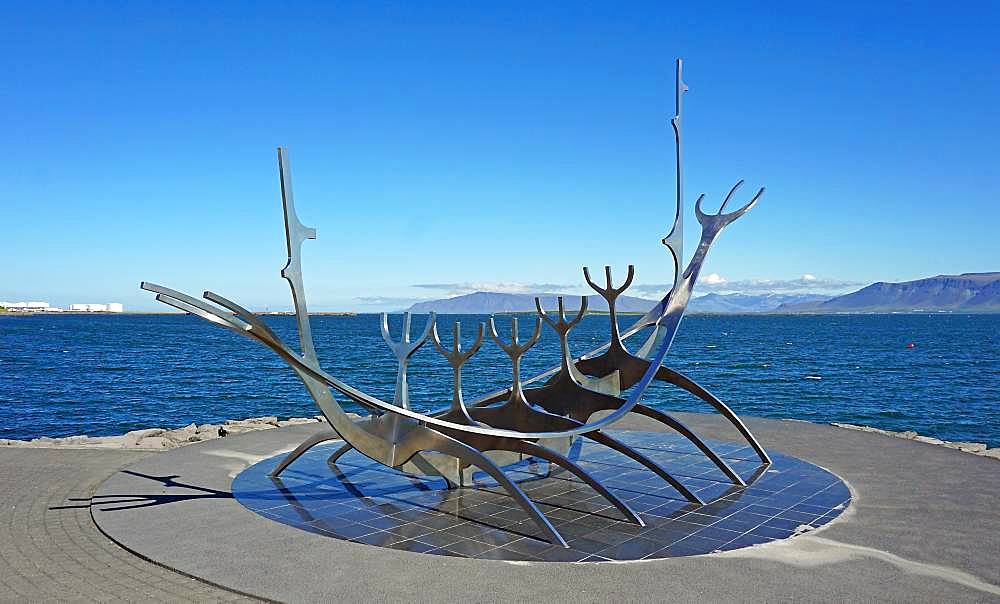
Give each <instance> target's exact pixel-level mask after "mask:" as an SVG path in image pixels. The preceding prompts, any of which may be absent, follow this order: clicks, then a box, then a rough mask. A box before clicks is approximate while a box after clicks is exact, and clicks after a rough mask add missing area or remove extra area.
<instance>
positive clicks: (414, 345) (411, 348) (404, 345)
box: [380, 312, 437, 360]
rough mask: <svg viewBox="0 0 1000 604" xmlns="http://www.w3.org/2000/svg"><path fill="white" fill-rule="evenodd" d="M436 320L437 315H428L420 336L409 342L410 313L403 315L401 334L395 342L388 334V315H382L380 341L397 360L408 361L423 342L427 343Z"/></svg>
mask: <svg viewBox="0 0 1000 604" xmlns="http://www.w3.org/2000/svg"><path fill="white" fill-rule="evenodd" d="M436 318H437V315H436V314H435V313H433V312H432V313H430V314H429V315H428V317H427V324H426V325H424V331H423V333H421V334H420V337H419V338H417V339H416V340H413V341H412V342H411V341H410V325H411V322H412V321H411V317H410V313H408V312H407V313H403V333H402V335H401V336H400V338H399V341H398V342H397V341H395V340H393V339H392V335H391V334H390V333H389V315H388V314H387V313H382V317H381V319H382V321H381V325H380V329H381V332H382V339H383V340H385V343H386V344H387V345H388V346H389V349H390V350H392V352H393V354H394V355H396V358H397V359H399V360H403V359H408V358H410V357H411V356H413V353H414V352H416V351H417V350H418V349H419V348H420V347H421V346H423V345H424V342H426V341H427V338H428V337H429V336H430V335H431V332H432V331H433V329H434V325H435V320H436Z"/></svg>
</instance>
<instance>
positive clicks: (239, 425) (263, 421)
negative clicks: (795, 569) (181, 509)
mask: <svg viewBox="0 0 1000 604" xmlns="http://www.w3.org/2000/svg"><path fill="white" fill-rule="evenodd" d="M348 415H349V416H351V417H352V418H354V419H355V421H357V420H358V419H361V418H362V417H363V416H361V415H358V414H357V413H348ZM321 421H324V418H323V416H321V415H316V416H313V417H290V418H288V419H285V420H279V419H278V418H277V417H276V416H273V415H271V416H263V417H250V418H246V419H229V420H226V421H224V422H222V423H221V424H200V425H199V424H195V423H191V424H188V425H187V426H184V427H182V428H172V429H171V428H144V429H139V430H132V431H130V432H126V433H125V434H119V435H116V436H87V435H78V436H65V437H60V438H51V437H48V436H41V437H39V438H34V439H31V440H17V439H7V438H0V447H10V448H35V449H125V450H135V451H169V450H171V449H176V448H177V447H183V446H185V445H190V444H194V443H197V442H203V441H207V440H216V439H219V438H225V437H227V436H235V435H237V434H244V433H246V432H256V431H259V430H271V429H274V428H283V427H285V426H296V425H301V424H315V423H319V422H321ZM779 421H786V422H804V423H812V422H806V421H805V420H800V419H792V418H786V419H783V420H779ZM818 425H823V424H818ZM829 425H831V426H834V427H836V428H841V429H844V430H854V431H858V432H870V433H873V434H881V435H882V436H887V437H892V438H900V439H904V440H912V441H916V442H922V443H925V444H929V445H936V446H939V447H945V448H948V449H955V450H956V451H961V452H962V453H968V454H971V455H977V456H979V457H988V458H991V459H995V460H997V461H1000V447H994V448H992V449H990V448H989V447H987V445H986V444H985V443H975V442H964V441H948V440H941V439H940V438H934V437H933V436H924V435H921V434H918V433H917V432H914V431H913V430H906V431H903V432H893V431H892V430H882V429H881V428H873V427H871V426H859V425H856V424H846V423H841V422H830V424H829Z"/></svg>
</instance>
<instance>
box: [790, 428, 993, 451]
mask: <svg viewBox="0 0 1000 604" xmlns="http://www.w3.org/2000/svg"><path fill="white" fill-rule="evenodd" d="M791 421H800V420H791ZM830 425H831V426H834V427H836V428H842V429H844V430H855V431H858V432H868V433H870V434H881V435H882V436H890V437H893V438H901V439H903V440H912V441H915V442H921V443H924V444H928V445H937V446H939V447H945V448H948V449H954V450H956V451H961V452H962V453H971V454H972V455H977V456H979V457H986V458H989V459H995V460H997V461H1000V447H995V448H993V449H990V448H988V447H987V446H986V443H971V442H962V441H949V440H941V439H940V438H934V437H932V436H921V435H920V434H917V433H916V432H914V431H913V430H906V431H904V432H894V431H892V430H882V429H881V428H873V427H871V426H859V425H856V424H846V423H841V422H830Z"/></svg>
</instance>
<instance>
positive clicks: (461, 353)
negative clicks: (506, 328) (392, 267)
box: [431, 321, 485, 369]
mask: <svg viewBox="0 0 1000 604" xmlns="http://www.w3.org/2000/svg"><path fill="white" fill-rule="evenodd" d="M484 329H485V325H484V324H483V323H480V324H479V333H478V334H476V341H475V342H473V343H472V346H470V347H469V348H468V349H467V350H462V323H461V321H455V325H454V327H453V333H454V338H455V340H454V344H453V348H452V350H448V349H447V348H445V347H444V344H442V343H441V337H440V336H439V335H438V330H437V324H436V323H435V325H434V327H432V328H431V336H432V339H433V342H434V347H435V348H437V349H438V352H440V353H441V355H442V356H443V357H444V358H446V359H448V362H449V364H450V365H451V366H452V367H454V368H455V369H459V368H461V366H462V365H464V364H465V362H466V361H468V360H469V359H470V358H471V357H472V355H474V354H476V352H477V351H478V350H479V347H480V346H482V345H483V334H484Z"/></svg>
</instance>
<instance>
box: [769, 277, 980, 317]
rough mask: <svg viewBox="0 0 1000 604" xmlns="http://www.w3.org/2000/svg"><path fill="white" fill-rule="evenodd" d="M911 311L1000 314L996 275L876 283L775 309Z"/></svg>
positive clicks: (836, 311)
mask: <svg viewBox="0 0 1000 604" xmlns="http://www.w3.org/2000/svg"><path fill="white" fill-rule="evenodd" d="M915 311H958V312H1000V272H997V273H963V274H961V275H938V276H937V277H929V278H927V279H917V280H916V281H906V282H904V283H883V282H879V283H873V284H871V285H869V286H868V287H865V288H863V289H860V290H858V291H856V292H854V293H850V294H845V295H843V296H837V297H836V298H832V299H830V300H827V301H825V302H805V303H796V304H785V305H782V306H780V307H778V312H805V313H838V312H915Z"/></svg>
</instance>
